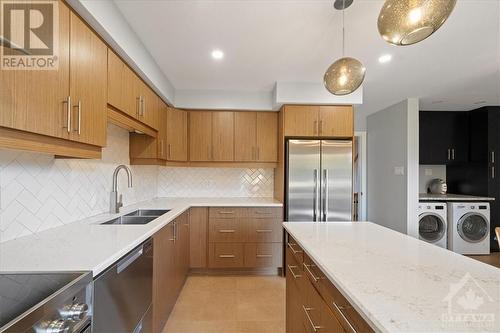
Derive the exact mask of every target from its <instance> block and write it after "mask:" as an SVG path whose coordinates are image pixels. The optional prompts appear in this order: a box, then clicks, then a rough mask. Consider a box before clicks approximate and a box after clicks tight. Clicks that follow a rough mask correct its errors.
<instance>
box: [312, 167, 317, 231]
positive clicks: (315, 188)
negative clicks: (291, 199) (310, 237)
mask: <svg viewBox="0 0 500 333" xmlns="http://www.w3.org/2000/svg"><path fill="white" fill-rule="evenodd" d="M313 178H314V188H313V222H316V221H317V220H318V169H314V170H313Z"/></svg>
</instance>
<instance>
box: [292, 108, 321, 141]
mask: <svg viewBox="0 0 500 333" xmlns="http://www.w3.org/2000/svg"><path fill="white" fill-rule="evenodd" d="M284 113H285V114H284V117H285V126H284V127H285V128H284V131H285V136H297V137H301V136H304V137H307V136H318V125H319V119H318V117H319V106H315V105H287V106H285V110H284Z"/></svg>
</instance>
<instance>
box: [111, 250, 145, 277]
mask: <svg viewBox="0 0 500 333" xmlns="http://www.w3.org/2000/svg"><path fill="white" fill-rule="evenodd" d="M143 253H144V248H143V246H141V247H140V248H139V249H137V250H136V251H134V252H133V253H131V254H130V255H128V256H127V257H126V258H124V259H122V260H121V261H120V262H119V263H118V265H116V273H117V274H120V273H121V272H123V271H124V270H125V269H126V268H127V267H128V266H130V265H131V264H132V263H133V262H134V261H136V260H137V258H139V257H140V256H142V254H143Z"/></svg>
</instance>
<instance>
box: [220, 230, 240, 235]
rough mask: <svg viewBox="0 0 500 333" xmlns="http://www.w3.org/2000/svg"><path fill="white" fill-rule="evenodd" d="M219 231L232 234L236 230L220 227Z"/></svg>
mask: <svg viewBox="0 0 500 333" xmlns="http://www.w3.org/2000/svg"><path fill="white" fill-rule="evenodd" d="M219 232H220V233H221V234H233V233H235V232H236V230H234V229H221V230H219Z"/></svg>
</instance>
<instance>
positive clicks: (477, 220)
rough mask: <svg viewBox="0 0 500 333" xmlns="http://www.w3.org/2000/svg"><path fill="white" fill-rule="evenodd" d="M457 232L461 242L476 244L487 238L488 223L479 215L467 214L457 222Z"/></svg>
mask: <svg viewBox="0 0 500 333" xmlns="http://www.w3.org/2000/svg"><path fill="white" fill-rule="evenodd" d="M457 231H458V234H459V235H460V237H462V239H463V240H465V241H467V242H469V243H478V242H481V241H482V240H484V239H485V238H486V237H488V231H489V225H488V221H487V220H486V218H485V217H484V216H483V215H481V214H478V213H467V214H465V215H464V216H462V217H461V218H460V220H459V221H458V223H457Z"/></svg>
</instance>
